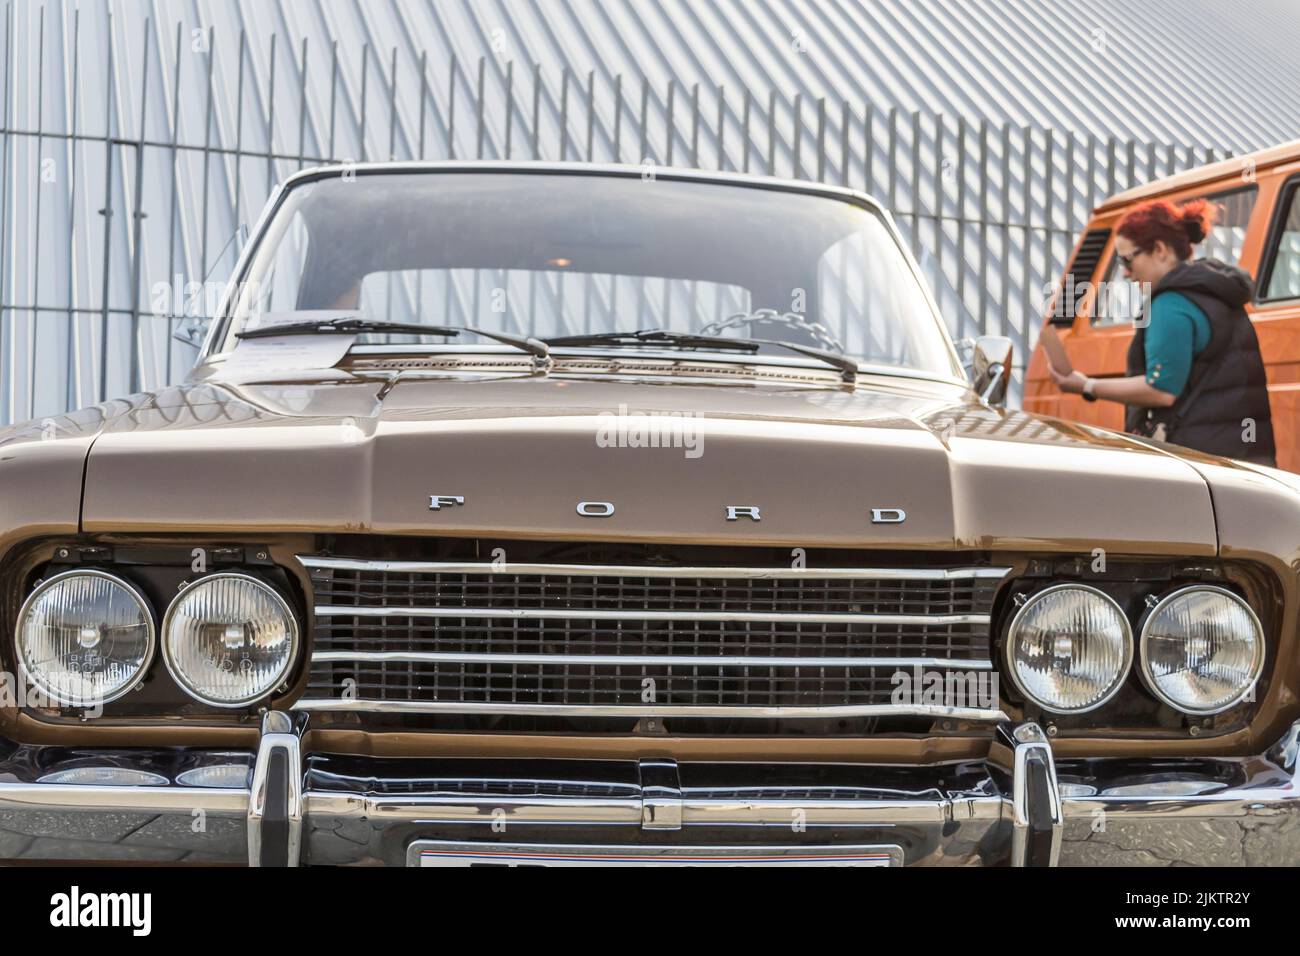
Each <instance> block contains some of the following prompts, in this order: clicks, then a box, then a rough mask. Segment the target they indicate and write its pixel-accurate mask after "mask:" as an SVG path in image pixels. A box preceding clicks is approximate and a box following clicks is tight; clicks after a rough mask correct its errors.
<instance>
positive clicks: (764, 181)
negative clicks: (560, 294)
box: [281, 159, 887, 212]
mask: <svg viewBox="0 0 1300 956" xmlns="http://www.w3.org/2000/svg"><path fill="white" fill-rule="evenodd" d="M344 172H347V173H349V174H352V173H356V174H357V175H368V174H369V175H373V174H382V173H533V174H537V173H554V174H561V175H570V176H582V175H587V176H619V177H625V178H632V177H638V178H639V177H642V176H647V175H650V176H654V177H657V178H660V179H668V180H675V181H688V182H700V183H721V184H727V185H734V186H749V187H751V188H758V189H781V190H786V191H790V192H803V193H810V194H813V195H819V196H827V195H830V196H840V197H843V198H844V199H850V200H855V201H857V202H865V203H867V204H869V205H870V206H872V207H874V208H875V209H876V210H878V211H880V212H886V211H887V210H886V209H885V207H884V205H883V204H882V203H881V202H880V200H879V199H877V198H876V197H874V196H872V195H870V194H869V193H865V192H862V191H861V190H857V189H849V188H847V187H845V186H833V185H830V184H828V183H822V182H816V181H814V180H808V179H785V178H781V177H778V176H758V175H754V174H752V173H736V172H716V171H711V170H704V169H690V168H684V167H680V166H659V165H654V164H650V163H644V164H635V165H633V164H629V163H586V162H564V163H552V162H538V161H531V160H527V161H525V160H497V159H483V160H438V161H396V162H385V163H334V164H331V165H327V166H314V167H311V168H308V169H303V170H301V171H299V172H296V173H294V174H293V175H292V176H290V177H288V178H287V179H285V180H284V182H283V183H281V186H282V187H283V188H286V189H288V188H290V187H292V186H296V185H298V184H299V183H301V182H304V181H309V180H313V179H323V178H326V177H329V176H339V175H342V174H343V173H344Z"/></svg>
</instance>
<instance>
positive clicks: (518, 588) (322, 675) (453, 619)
mask: <svg viewBox="0 0 1300 956" xmlns="http://www.w3.org/2000/svg"><path fill="white" fill-rule="evenodd" d="M303 560H304V563H307V564H308V566H309V567H310V568H311V576H312V582H313V587H314V590H315V605H316V608H317V616H316V620H315V628H314V647H313V662H312V667H311V674H310V678H309V685H308V690H307V695H306V696H307V698H309V699H310V701H314V702H342V701H347V700H351V701H352V706H351V707H350V708H349V709H358V710H364V709H367V706H370V707H372V708H373V709H383V707H382V705H386V704H395V705H397V707H400V708H406V709H412V710H416V709H419V708H420V707H421V705H430V706H429V709H430V710H443V711H453V712H455V708H456V706H457V705H469V706H468V707H466V710H467V711H474V712H480V711H483V710H487V711H491V710H492V708H498V707H499V708H501V710H502V712H511V711H512V710H515V709H516V708H520V707H528V708H544V707H554V708H557V710H558V709H562V708H604V709H606V710H607V711H613V712H622V711H626V712H627V713H628V714H632V715H636V714H638V713H654V712H656V711H655V709H654V708H678V709H680V708H706V707H707V708H734V709H735V710H736V712H737V715H738V716H744V714H743V713H742V712H743V711H744V710H746V709H749V710H759V709H764V710H765V714H766V711H767V710H770V709H771V708H782V709H789V708H854V707H856V708H863V707H874V708H881V707H887V706H888V705H889V704H890V700H891V696H892V693H893V691H894V688H895V686H896V685H895V681H894V675H895V674H896V673H897V672H898V671H899V669H900V668H905V667H910V665H909V664H907V663H906V659H911V658H920V659H925V660H932V659H934V660H938V661H942V662H953V666H954V667H960V666H961V665H963V664H965V665H967V666H968V667H969V668H971V669H973V670H978V669H980V668H981V666H984V667H986V666H987V661H988V658H989V624H988V615H989V613H990V610H991V607H992V603H993V597H994V594H995V591H996V589H997V586H998V583H999V580H1000V573H999V572H991V571H989V570H988V569H983V570H982V571H980V572H977V573H976V574H973V575H971V576H961V575H962V574H964V573H966V572H963V571H957V572H955V573H954V574H953V576H943V575H941V574H932V572H928V571H916V572H914V574H915V576H914V577H899V576H898V575H899V572H894V571H890V572H887V573H882V574H881V576H880V577H877V578H873V577H871V574H872V573H873V572H872V571H869V570H864V571H862V572H861V573H860V576H846V575H847V574H848V572H839V573H838V574H837V575H836V576H826V577H818V576H816V574H815V572H800V573H799V574H798V575H793V574H792V576H789V577H771V576H768V575H771V574H773V573H774V572H773V571H771V570H761V571H758V570H756V571H754V572H753V573H752V574H748V572H746V571H737V570H734V569H733V570H731V571H730V572H729V575H728V576H722V575H721V574H720V575H719V576H717V577H710V576H708V574H707V569H700V568H692V569H690V570H691V572H692V573H690V574H683V575H681V576H677V575H675V574H674V573H673V572H672V571H666V570H663V569H655V570H654V571H653V573H642V574H638V573H636V572H637V570H638V569H636V568H622V567H620V568H617V569H614V568H611V569H609V570H608V572H606V571H605V570H604V569H592V568H588V569H586V570H585V571H584V572H583V573H568V572H567V571H566V570H565V569H564V567H563V566H554V567H553V568H552V569H551V570H548V572H547V573H513V572H509V571H500V572H498V571H492V570H490V569H489V568H488V566H482V567H481V569H478V568H476V569H474V570H469V571H467V570H465V569H464V566H459V565H457V566H449V568H448V569H441V568H439V567H438V566H434V565H405V566H403V565H402V563H400V562H362V561H357V562H349V561H346V560H342V561H339V560H335V561H332V562H331V561H329V560H328V559H312V558H304V559H303ZM314 564H324V565H330V564H333V565H336V566H313V565H314ZM452 568H454V569H452ZM647 570H648V569H647ZM435 608H436V609H438V610H439V612H440V614H441V615H444V616H436V617H435V616H432V615H430V614H428V613H421V610H422V609H435ZM458 608H465V609H473V610H475V611H476V612H477V616H474V617H460V616H457V615H455V614H454V609H458ZM408 609H409V610H410V613H403V612H404V611H406V610H408ZM381 610H382V612H383V613H382V615H380V614H379V613H378V612H379V611H381ZM496 610H500V611H501V612H502V615H501V616H500V617H497V616H494V615H492V614H491V612H492V611H496ZM530 611H534V612H546V613H548V614H555V612H557V611H558V612H560V616H558V617H555V616H552V617H547V618H534V617H529V616H527V615H528V612H530ZM592 611H598V612H600V613H601V614H603V615H606V616H608V615H610V614H615V615H617V617H616V619H613V620H611V619H607V617H606V618H602V619H593V618H591V617H585V618H584V616H583V615H584V612H592ZM648 611H653V612H655V613H659V612H669V613H671V614H675V615H679V616H676V617H671V618H670V619H667V620H655V619H646V618H644V617H638V615H644V614H645V613H646V612H648ZM734 613H743V614H747V615H751V616H752V615H759V616H760V617H761V619H759V620H743V621H736V620H699V619H698V618H697V617H693V616H692V615H698V614H715V615H726V614H734ZM826 614H834V615H857V616H859V617H858V619H855V620H851V621H845V622H840V621H831V622H827V621H824V620H818V621H809V620H801V619H800V616H801V615H826ZM767 615H770V616H771V617H770V618H768V617H767ZM886 615H887V616H890V617H891V618H895V619H894V620H884V621H878V620H872V619H870V618H871V617H872V616H886ZM896 618H908V620H905V621H900V620H896ZM961 618H970V620H961ZM325 654H328V655H329V657H328V658H322V655H325ZM523 654H528V655H545V656H546V657H548V658H550V657H553V658H554V659H555V660H554V662H551V661H545V662H533V661H530V662H524V661H517V660H506V659H503V660H500V661H496V660H488V661H484V660H472V661H466V660H457V659H448V658H457V657H461V656H466V655H492V656H494V657H495V656H503V657H504V656H506V655H523ZM377 655H384V657H383V658H382V659H380V658H378V656H377ZM419 655H441V656H440V658H439V659H436V660H429V659H419ZM575 655H586V656H599V657H602V658H607V660H603V661H601V662H599V663H591V662H586V663H583V662H576V663H575V662H573V661H572V660H566V658H572V657H573V656H575ZM632 657H635V658H637V660H635V661H623V660H619V658H632ZM665 657H672V658H673V659H674V660H672V661H671V662H661V661H659V660H655V659H656V658H665ZM403 658H405V659H403ZM645 658H650V659H651V660H645ZM683 658H686V659H687V660H683ZM689 658H727V661H726V663H718V662H716V661H708V660H702V661H700V662H698V663H697V662H694V661H691V660H689ZM770 658H793V659H797V660H795V661H793V662H791V661H785V662H783V663H781V664H779V665H776V664H772V663H770V662H767V659H770ZM827 658H835V659H837V660H835V661H827V660H826V659H827ZM854 658H861V659H866V658H871V659H884V660H883V661H878V662H877V663H876V664H872V665H863V664H857V663H854V661H853V660H852V659H854ZM845 659H849V660H847V661H846V660H845ZM896 659H897V660H898V661H899V662H897V663H895V660H896ZM972 696H973V695H972ZM970 706H972V707H974V706H976V701H975V700H974V699H972V701H971V703H970ZM391 709H397V708H391ZM534 712H535V711H534ZM657 712H663V711H662V710H660V711H657ZM766 715H770V714H766Z"/></svg>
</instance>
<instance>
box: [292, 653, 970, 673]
mask: <svg viewBox="0 0 1300 956" xmlns="http://www.w3.org/2000/svg"><path fill="white" fill-rule="evenodd" d="M311 659H312V662H313V663H316V662H330V661H376V662H379V661H404V662H407V663H412V664H417V663H418V664H439V663H450V664H594V665H598V666H603V665H609V666H613V665H616V664H629V665H634V666H643V665H655V664H663V665H666V666H669V667H691V666H699V667H890V666H893V667H932V668H935V669H941V668H950V669H953V670H972V671H991V670H993V662H992V661H991V660H986V659H983V658H981V659H978V660H956V659H952V658H946V657H745V656H739V655H738V656H734V657H705V656H703V655H700V656H698V657H694V656H691V655H672V654H444V653H438V652H434V651H317V652H316V653H315V654H313V655H312V656H311Z"/></svg>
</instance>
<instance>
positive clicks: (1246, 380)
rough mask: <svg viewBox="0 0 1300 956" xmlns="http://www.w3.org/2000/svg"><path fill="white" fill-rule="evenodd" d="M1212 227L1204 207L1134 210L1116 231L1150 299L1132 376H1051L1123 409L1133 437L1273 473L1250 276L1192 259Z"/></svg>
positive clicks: (1163, 204)
mask: <svg viewBox="0 0 1300 956" xmlns="http://www.w3.org/2000/svg"><path fill="white" fill-rule="evenodd" d="M1212 221H1213V207H1211V206H1210V204H1209V203H1207V202H1206V201H1205V200H1204V199H1197V200H1192V201H1191V202H1185V203H1182V204H1181V205H1175V204H1173V203H1170V202H1167V201H1165V200H1160V199H1156V200H1152V201H1150V202H1145V203H1142V204H1141V205H1138V206H1135V207H1134V208H1133V209H1131V210H1130V211H1129V212H1128V213H1127V214H1126V215H1125V216H1124V218H1123V219H1121V220H1120V222H1119V225H1118V226H1117V227H1116V230H1115V232H1116V236H1115V256H1116V258H1118V259H1119V261H1120V264H1121V265H1122V266H1123V267H1124V274H1125V276H1126V277H1128V278H1129V279H1131V280H1132V281H1134V282H1140V283H1142V285H1143V288H1144V290H1149V291H1150V296H1149V298H1147V297H1146V296H1145V295H1144V300H1146V302H1147V305H1146V307H1145V309H1144V315H1142V316H1139V318H1138V320H1137V321H1136V322H1135V323H1134V326H1135V329H1136V331H1135V334H1134V336H1133V343H1132V345H1131V346H1130V347H1129V352H1128V369H1127V372H1126V375H1125V377H1123V378H1104V379H1092V378H1088V377H1087V376H1085V375H1084V374H1083V373H1081V372H1078V371H1074V372H1071V373H1070V374H1069V375H1061V374H1060V373H1059V372H1057V371H1056V369H1054V368H1052V367H1051V364H1050V363H1049V364H1048V369H1049V371H1050V372H1051V375H1052V378H1053V379H1054V380H1055V381H1056V384H1057V385H1058V386H1060V388H1061V390H1062V391H1064V392H1073V393H1076V394H1081V395H1083V397H1084V398H1085V399H1087V400H1088V401H1096V400H1097V399H1099V398H1101V399H1107V400H1109V401H1114V402H1122V403H1124V405H1125V406H1127V409H1126V412H1125V417H1124V429H1125V431H1127V432H1129V433H1131V434H1134V435H1141V436H1143V437H1146V438H1154V439H1157V440H1160V441H1168V442H1173V443H1174V444H1178V445H1183V446H1185V447H1187V448H1195V449H1197V450H1199V451H1204V452H1209V453H1210V454H1214V455H1223V456H1225V457H1228V458H1240V459H1244V460H1247V461H1252V462H1257V463H1260V464H1266V465H1274V464H1276V457H1277V452H1276V449H1275V447H1274V443H1273V420H1272V415H1271V414H1270V411H1269V404H1268V388H1267V379H1266V378H1265V374H1264V360H1263V358H1262V357H1261V355H1260V352H1259V340H1258V339H1257V338H1256V337H1255V327H1254V326H1253V325H1251V322H1250V317H1249V316H1248V315H1247V314H1246V310H1245V304H1246V303H1247V302H1249V301H1250V299H1251V295H1252V293H1253V283H1252V282H1251V278H1250V275H1249V274H1248V273H1246V272H1244V271H1243V270H1241V269H1238V268H1237V267H1236V266H1232V265H1228V264H1227V263H1224V262H1220V261H1218V260H1217V259H1198V260H1195V261H1192V259H1191V256H1192V246H1194V245H1195V244H1196V243H1198V242H1200V241H1201V240H1202V239H1204V238H1205V237H1206V236H1207V235H1208V234H1209V230H1210V225H1211V223H1212Z"/></svg>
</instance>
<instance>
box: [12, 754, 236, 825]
mask: <svg viewBox="0 0 1300 956" xmlns="http://www.w3.org/2000/svg"><path fill="white" fill-rule="evenodd" d="M86 752H87V753H93V750H89V749H87V750H86ZM42 807H44V808H47V809H48V808H50V807H63V808H66V809H70V810H78V811H101V810H102V811H105V812H115V813H175V812H181V813H183V814H184V815H185V816H186V817H188V816H189V815H190V814H191V813H192V812H193V811H194V810H200V809H201V810H203V811H204V812H205V813H227V814H239V815H241V816H242V815H243V814H244V813H245V811H246V810H247V809H248V791H247V790H243V789H239V788H236V787H221V788H217V787H170V786H168V787H105V786H98V785H95V784H80V783H66V784H65V783H16V782H10V781H4V782H0V817H2V816H4V815H5V814H6V813H11V812H16V811H18V810H19V809H20V808H21V809H37V808H42Z"/></svg>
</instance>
